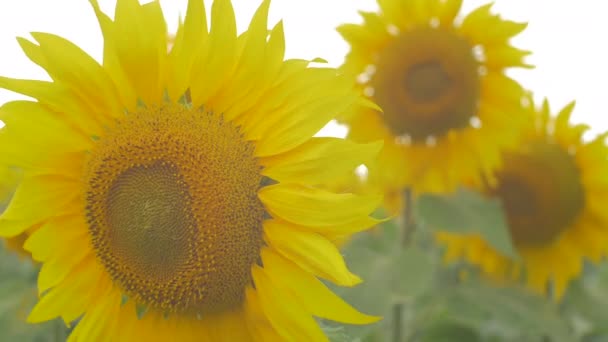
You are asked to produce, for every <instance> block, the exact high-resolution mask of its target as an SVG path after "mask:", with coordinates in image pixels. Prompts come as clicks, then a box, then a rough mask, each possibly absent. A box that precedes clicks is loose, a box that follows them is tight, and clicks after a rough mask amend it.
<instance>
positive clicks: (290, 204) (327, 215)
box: [258, 184, 382, 227]
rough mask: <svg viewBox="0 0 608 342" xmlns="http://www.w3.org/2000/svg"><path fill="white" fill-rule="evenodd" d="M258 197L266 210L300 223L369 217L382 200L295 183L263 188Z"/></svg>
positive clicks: (343, 221)
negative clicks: (336, 192)
mask: <svg viewBox="0 0 608 342" xmlns="http://www.w3.org/2000/svg"><path fill="white" fill-rule="evenodd" d="M258 196H259V197H260V199H261V200H262V202H263V203H264V204H265V205H266V207H267V209H268V211H269V212H270V213H271V214H272V215H273V216H277V217H280V218H283V219H284V220H286V221H288V222H291V223H295V224H299V225H303V226H323V227H328V226H337V225H342V224H346V223H348V222H352V221H353V220H355V219H357V218H358V217H362V216H368V215H369V214H370V213H371V212H372V211H373V210H374V209H376V208H377V207H378V206H379V204H380V203H381V201H382V196H381V195H355V194H335V193H333V192H329V191H326V190H321V189H317V188H312V187H305V186H301V185H295V184H276V185H271V186H267V187H265V188H262V189H261V190H260V191H259V192H258Z"/></svg>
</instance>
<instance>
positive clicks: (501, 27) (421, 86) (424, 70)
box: [338, 0, 530, 202]
mask: <svg viewBox="0 0 608 342" xmlns="http://www.w3.org/2000/svg"><path fill="white" fill-rule="evenodd" d="M461 3H462V1H461V0H447V1H442V0H378V4H379V6H380V13H370V12H361V14H362V16H363V23H362V24H360V25H358V24H346V25H342V26H340V27H339V28H338V31H339V32H340V33H341V34H342V36H343V37H344V39H345V40H346V41H347V42H348V43H349V44H350V46H351V50H350V52H349V54H348V55H347V57H346V60H345V62H344V65H343V66H342V68H343V69H344V70H345V71H346V72H347V73H348V74H350V75H352V76H353V77H356V79H357V82H358V84H359V85H360V87H361V90H362V92H363V93H364V94H365V95H366V96H367V97H369V98H370V99H373V100H374V101H375V102H376V103H377V104H378V105H379V106H380V107H382V109H383V112H382V113H380V112H379V111H376V110H373V109H365V110H362V111H359V112H357V113H355V114H354V115H353V116H350V117H341V118H340V119H341V120H342V121H344V123H346V124H347V125H348V126H349V128H350V131H349V137H350V138H351V139H353V140H355V141H360V142H367V141H374V140H379V139H382V140H384V147H383V149H382V151H381V154H380V156H379V158H378V160H377V161H376V162H374V163H373V164H370V165H368V168H369V181H370V182H372V183H373V184H375V186H378V187H380V188H382V189H385V191H386V193H387V194H388V195H387V197H389V198H394V195H395V194H396V193H397V194H399V193H401V188H403V187H413V188H414V190H415V191H416V192H450V191H452V190H454V189H455V188H456V187H457V186H458V185H460V184H462V183H463V182H464V181H465V180H466V181H471V178H472V179H473V181H475V182H477V183H480V182H481V179H482V177H481V176H480V175H479V172H478V170H480V169H481V170H482V171H483V175H485V176H486V177H488V176H490V175H491V171H492V170H493V169H494V168H496V167H498V166H499V165H500V162H501V160H500V151H501V149H503V148H504V147H506V146H509V145H511V144H512V143H514V140H515V139H516V137H517V132H518V127H519V126H520V125H521V124H522V119H521V118H520V117H519V116H517V115H513V114H514V113H517V112H518V108H519V107H520V105H521V103H520V102H521V98H522V96H523V95H524V92H523V90H522V88H521V87H520V85H519V84H518V83H517V82H515V81H514V80H512V79H510V78H509V77H507V76H506V75H505V74H504V71H505V69H506V68H509V67H530V66H529V65H527V64H525V63H524V62H523V58H524V57H525V56H526V55H527V54H529V52H527V51H522V50H519V49H517V48H514V47H512V46H510V45H509V40H510V39H511V38H512V37H513V36H515V35H517V34H518V33H520V32H521V31H523V30H524V29H525V27H526V24H520V23H515V22H512V21H506V20H503V19H501V18H500V17H499V16H498V15H494V14H492V13H491V12H490V7H491V4H488V5H485V6H482V7H479V8H477V9H476V10H474V11H473V12H471V13H470V14H468V15H467V16H466V17H465V18H464V19H462V20H460V18H457V15H458V13H459V11H460V6H461ZM393 202H394V201H393Z"/></svg>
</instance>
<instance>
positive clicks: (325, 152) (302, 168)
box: [261, 138, 383, 184]
mask: <svg viewBox="0 0 608 342" xmlns="http://www.w3.org/2000/svg"><path fill="white" fill-rule="evenodd" d="M382 145H383V142H382V141H379V142H374V143H369V144H357V143H354V142H352V141H350V140H345V139H338V138H312V139H311V140H309V141H308V142H306V143H304V144H302V145H300V146H298V147H296V148H295V149H293V150H291V151H289V152H286V153H283V154H280V155H276V156H272V157H267V158H262V160H261V163H262V165H264V169H263V170H262V174H264V175H265V176H268V177H270V178H272V179H275V180H278V181H286V182H289V181H298V182H301V183H308V184H321V183H326V182H330V181H334V180H336V179H338V178H340V177H343V176H344V175H345V174H348V173H349V172H352V171H353V170H354V169H355V168H356V167H357V166H359V165H361V164H365V163H368V162H370V161H372V160H374V158H376V155H377V154H378V152H379V151H380V149H381V148H382Z"/></svg>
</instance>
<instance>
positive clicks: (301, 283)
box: [261, 249, 380, 324]
mask: <svg viewBox="0 0 608 342" xmlns="http://www.w3.org/2000/svg"><path fill="white" fill-rule="evenodd" d="M261 256H262V262H263V263H264V269H265V270H267V274H268V276H269V277H270V278H271V279H272V280H273V281H274V282H275V283H276V284H281V285H282V286H284V287H285V290H287V289H290V290H291V291H292V293H293V294H294V295H295V296H296V297H297V298H298V299H299V300H300V303H302V304H303V305H304V307H305V308H306V309H307V310H308V311H310V312H311V313H312V314H313V315H315V316H317V317H321V318H325V319H330V320H333V321H337V322H343V323H349V324H369V323H374V322H377V321H378V320H379V319H380V317H374V316H368V315H365V314H362V313H360V312H358V311H357V310H355V309H354V308H353V307H352V306H350V305H348V304H346V303H345V302H344V301H343V300H342V299H340V297H338V296H336V295H335V294H333V293H332V292H331V291H330V290H329V289H328V288H327V287H326V286H325V285H323V283H322V282H321V281H319V280H318V279H317V278H315V277H314V276H312V275H311V274H310V273H308V272H305V271H303V270H302V269H300V268H298V266H297V264H295V263H292V262H290V261H289V260H286V259H284V258H283V257H282V256H280V255H279V254H276V253H275V252H272V251H271V250H270V249H264V250H262V253H261Z"/></svg>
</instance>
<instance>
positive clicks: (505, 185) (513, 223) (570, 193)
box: [490, 143, 585, 246]
mask: <svg viewBox="0 0 608 342" xmlns="http://www.w3.org/2000/svg"><path fill="white" fill-rule="evenodd" d="M504 163H505V166H504V169H503V170H502V171H501V173H499V175H498V183H497V186H496V188H495V189H491V190H490V193H492V194H493V195H496V196H498V197H499V198H500V199H501V200H502V204H503V207H504V210H505V213H506V216H507V221H508V224H509V230H510V232H511V236H512V238H513V240H514V242H515V243H516V244H517V245H520V246H542V245H546V244H548V243H551V242H552V241H553V240H554V239H555V238H557V237H558V236H559V234H560V233H561V232H563V231H564V230H566V229H567V228H568V227H569V226H570V225H571V224H573V222H574V221H575V220H576V219H577V217H578V215H579V214H580V212H581V210H582V209H583V206H584V196H585V193H584V188H583V186H582V184H581V181H580V173H579V171H578V168H577V167H576V164H575V162H574V160H573V157H572V156H571V155H570V154H568V153H567V152H566V151H564V150H563V149H562V148H561V147H559V146H558V145H555V144H548V143H535V144H532V145H530V148H529V149H528V150H527V151H526V152H525V153H517V154H516V153H512V154H508V155H506V156H505V162H504Z"/></svg>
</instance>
